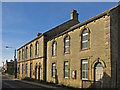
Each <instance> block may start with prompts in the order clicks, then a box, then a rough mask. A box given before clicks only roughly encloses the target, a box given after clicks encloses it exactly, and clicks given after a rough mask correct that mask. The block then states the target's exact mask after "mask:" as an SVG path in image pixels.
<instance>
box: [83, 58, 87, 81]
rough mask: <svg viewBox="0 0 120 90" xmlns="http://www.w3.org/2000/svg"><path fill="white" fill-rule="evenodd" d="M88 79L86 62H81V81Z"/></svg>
mask: <svg viewBox="0 0 120 90" xmlns="http://www.w3.org/2000/svg"><path fill="white" fill-rule="evenodd" d="M87 79H88V60H87V59H85V60H82V80H87Z"/></svg>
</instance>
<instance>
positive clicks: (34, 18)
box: [0, 2, 118, 66]
mask: <svg viewBox="0 0 120 90" xmlns="http://www.w3.org/2000/svg"><path fill="white" fill-rule="evenodd" d="M117 4H118V3H117V2H104V3H102V2H99V3H98V2H96V3H95V2H94V3H93V2H86V3H85V2H84V3H83V2H76V3H73V2H71V3H68V2H66V3H65V2H58V3H53V2H36V3H34V2H16V3H15V2H9V3H8V2H4V3H2V49H3V50H2V58H0V59H1V61H5V60H6V59H7V60H8V61H9V60H10V59H13V55H14V49H18V48H19V47H21V46H22V45H24V44H25V43H27V42H29V41H30V40H32V39H34V38H35V37H36V35H37V33H38V32H40V33H44V32H46V31H48V30H50V29H52V28H54V27H56V26H58V25H60V24H62V23H64V22H66V21H68V20H70V13H71V11H72V10H73V9H75V10H77V12H78V13H79V21H80V22H83V21H85V20H87V19H89V18H91V17H93V16H95V15H97V14H99V13H101V12H103V11H105V10H107V9H110V8H111V7H113V6H115V5H117ZM5 46H9V47H11V48H9V49H6V48H5ZM1 65H2V63H1V64H0V66H1Z"/></svg>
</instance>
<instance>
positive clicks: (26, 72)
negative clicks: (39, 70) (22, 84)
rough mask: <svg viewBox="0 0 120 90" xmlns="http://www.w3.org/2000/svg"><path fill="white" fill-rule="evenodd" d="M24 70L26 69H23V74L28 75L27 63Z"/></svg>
mask: <svg viewBox="0 0 120 90" xmlns="http://www.w3.org/2000/svg"><path fill="white" fill-rule="evenodd" d="M25 70H26V71H25V74H26V76H27V75H28V71H27V70H28V65H27V64H26V67H25Z"/></svg>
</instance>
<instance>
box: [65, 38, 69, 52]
mask: <svg viewBox="0 0 120 90" xmlns="http://www.w3.org/2000/svg"><path fill="white" fill-rule="evenodd" d="M64 45H65V46H64V49H65V50H64V51H65V53H67V52H69V36H68V37H66V38H65V42H64Z"/></svg>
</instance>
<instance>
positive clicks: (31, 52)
mask: <svg viewBox="0 0 120 90" xmlns="http://www.w3.org/2000/svg"><path fill="white" fill-rule="evenodd" d="M30 57H32V45H30Z"/></svg>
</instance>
